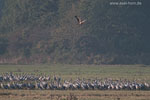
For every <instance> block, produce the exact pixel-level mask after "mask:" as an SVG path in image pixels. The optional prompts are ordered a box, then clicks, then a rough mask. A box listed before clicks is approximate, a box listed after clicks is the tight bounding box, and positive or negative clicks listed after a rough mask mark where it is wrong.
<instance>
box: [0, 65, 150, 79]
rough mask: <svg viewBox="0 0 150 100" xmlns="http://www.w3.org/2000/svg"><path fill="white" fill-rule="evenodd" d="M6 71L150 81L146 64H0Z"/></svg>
mask: <svg viewBox="0 0 150 100" xmlns="http://www.w3.org/2000/svg"><path fill="white" fill-rule="evenodd" d="M6 72H13V73H17V74H19V73H28V74H37V75H41V74H42V75H44V74H45V75H51V76H53V75H54V74H55V75H59V76H61V77H63V78H73V79H74V78H78V77H80V78H96V77H97V78H114V79H119V78H123V79H129V80H130V79H139V80H145V81H150V66H148V65H147V66H146V65H0V74H3V73H6Z"/></svg>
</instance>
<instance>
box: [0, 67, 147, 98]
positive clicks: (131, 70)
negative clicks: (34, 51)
mask: <svg viewBox="0 0 150 100" xmlns="http://www.w3.org/2000/svg"><path fill="white" fill-rule="evenodd" d="M6 72H13V73H14V74H21V73H28V74H36V75H41V74H42V75H44V74H45V75H51V76H53V75H54V74H55V75H58V76H61V77H63V78H64V79H67V78H73V79H75V78H78V77H80V78H87V79H88V78H96V77H97V78H113V79H120V78H122V79H128V80H134V79H136V80H139V81H146V82H150V66H148V65H147V66H146V65H0V74H3V73H6ZM127 99H128V100H150V91H108V90H107V91H98V90H95V91H92V90H88V91H54V90H53V91H50V90H49V91H48V90H0V100H127Z"/></svg>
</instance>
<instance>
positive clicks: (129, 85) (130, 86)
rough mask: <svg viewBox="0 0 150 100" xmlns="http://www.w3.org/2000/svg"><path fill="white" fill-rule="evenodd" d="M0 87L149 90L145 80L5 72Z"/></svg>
mask: <svg viewBox="0 0 150 100" xmlns="http://www.w3.org/2000/svg"><path fill="white" fill-rule="evenodd" d="M0 89H24V90H25V89H29V90H30V89H31V90H36V89H37V90H150V84H149V83H147V82H137V81H129V80H127V79H124V80H121V79H119V80H113V79H111V78H105V79H98V78H95V79H80V78H77V79H76V80H71V79H70V80H63V79H62V78H61V77H56V76H53V77H50V76H45V75H43V76H36V75H29V74H23V75H14V74H12V73H6V74H3V75H0Z"/></svg>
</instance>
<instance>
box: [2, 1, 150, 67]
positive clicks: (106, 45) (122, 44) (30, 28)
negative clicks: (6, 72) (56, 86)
mask: <svg viewBox="0 0 150 100" xmlns="http://www.w3.org/2000/svg"><path fill="white" fill-rule="evenodd" d="M111 1H113V0H0V63H15V64H33V63H67V64H150V62H149V59H150V46H149V43H150V39H149V37H150V34H149V32H150V31H149V26H150V19H149V18H150V13H149V9H150V6H149V3H150V2H149V1H148V0H145V1H142V0H134V1H139V2H142V5H139V6H135V5H134V6H131V5H126V6H121V5H120V6H112V5H110V2H111ZM117 1H123V0H117ZM129 1H133V0H129ZM75 15H77V16H80V17H81V18H82V19H86V20H87V21H86V23H85V24H83V25H78V23H77V21H76V19H75V18H74V16H75Z"/></svg>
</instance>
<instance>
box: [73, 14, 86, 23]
mask: <svg viewBox="0 0 150 100" xmlns="http://www.w3.org/2000/svg"><path fill="white" fill-rule="evenodd" d="M74 17H75V18H76V19H77V21H78V24H80V25H82V24H83V23H84V22H85V21H86V20H81V18H80V17H78V16H74Z"/></svg>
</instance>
